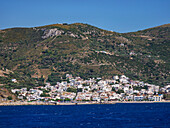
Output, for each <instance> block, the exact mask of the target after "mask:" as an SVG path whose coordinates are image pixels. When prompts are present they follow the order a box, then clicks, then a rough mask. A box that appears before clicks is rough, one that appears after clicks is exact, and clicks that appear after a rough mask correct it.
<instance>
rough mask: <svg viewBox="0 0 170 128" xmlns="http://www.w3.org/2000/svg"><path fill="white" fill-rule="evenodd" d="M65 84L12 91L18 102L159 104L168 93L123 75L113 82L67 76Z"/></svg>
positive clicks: (169, 89)
mask: <svg viewBox="0 0 170 128" xmlns="http://www.w3.org/2000/svg"><path fill="white" fill-rule="evenodd" d="M66 79H68V81H69V82H68V81H62V82H56V85H55V86H51V85H50V83H46V85H45V86H39V87H34V88H32V89H27V88H21V89H12V90H11V91H12V92H13V93H17V94H18V99H21V100H27V101H35V100H36V101H39V100H45V101H51V100H53V101H68V100H70V101H98V102H100V101H117V100H118V101H143V100H149V101H161V100H162V99H163V94H159V92H161V93H164V92H170V86H169V85H168V86H165V87H161V88H160V87H159V86H156V85H152V84H148V83H144V82H141V81H133V80H130V79H129V78H128V77H126V76H125V75H122V76H114V77H113V79H107V80H102V79H101V78H97V79H94V78H93V79H91V78H90V79H89V80H83V79H81V78H80V77H76V78H73V77H72V75H70V74H67V75H66Z"/></svg>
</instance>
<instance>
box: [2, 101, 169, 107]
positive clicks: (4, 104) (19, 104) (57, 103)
mask: <svg viewBox="0 0 170 128" xmlns="http://www.w3.org/2000/svg"><path fill="white" fill-rule="evenodd" d="M117 103H170V100H167V101H111V102H102V103H99V102H78V103H71V102H69V103H61V102H56V103H50V102H4V103H0V106H23V105H90V104H117Z"/></svg>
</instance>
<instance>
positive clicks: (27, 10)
mask: <svg viewBox="0 0 170 128" xmlns="http://www.w3.org/2000/svg"><path fill="white" fill-rule="evenodd" d="M56 23H69V24H70V23H87V24H90V25H94V26H96V27H99V28H102V29H105V30H111V31H116V32H121V33H124V32H133V31H138V30H143V29H146V28H150V27H155V26H158V25H163V24H167V23H170V0H0V29H5V28H12V27H36V26H43V25H49V24H56Z"/></svg>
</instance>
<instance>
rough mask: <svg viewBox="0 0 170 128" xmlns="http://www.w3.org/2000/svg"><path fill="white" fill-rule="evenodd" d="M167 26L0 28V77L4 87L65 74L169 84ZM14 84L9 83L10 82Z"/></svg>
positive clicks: (51, 79)
mask: <svg viewBox="0 0 170 128" xmlns="http://www.w3.org/2000/svg"><path fill="white" fill-rule="evenodd" d="M169 51H170V24H166V25H163V26H158V27H154V28H150V29H146V30H143V31H138V32H132V33H116V32H110V31H106V30H102V29H99V28H97V27H94V26H91V25H88V24H81V23H75V24H66V23H64V24H54V25H47V26H41V27H34V28H11V29H5V30H0V68H1V70H3V71H5V70H6V69H9V70H11V71H12V73H9V74H6V77H4V76H3V75H1V76H0V82H1V83H0V84H3V85H4V86H5V87H7V88H13V87H23V86H27V87H29V86H38V85H43V84H44V82H46V81H48V82H50V83H51V84H55V82H56V81H60V80H61V77H62V78H63V79H64V77H65V74H66V73H69V74H73V75H74V76H80V77H82V78H89V77H102V78H111V77H112V76H113V75H115V74H118V75H121V74H125V75H127V76H128V77H130V78H131V79H138V80H143V81H144V82H148V83H153V84H156V85H160V86H163V85H166V84H167V83H168V82H169V81H170V77H169V71H170V66H169V65H170V64H169V63H170V60H169V56H170V54H169V53H170V52H169ZM14 78H15V79H16V80H17V82H15V83H14V82H11V79H14Z"/></svg>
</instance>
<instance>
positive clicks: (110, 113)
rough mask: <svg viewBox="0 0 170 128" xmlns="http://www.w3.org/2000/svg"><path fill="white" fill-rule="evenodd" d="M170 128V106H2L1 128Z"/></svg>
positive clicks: (0, 112) (152, 104)
mask: <svg viewBox="0 0 170 128" xmlns="http://www.w3.org/2000/svg"><path fill="white" fill-rule="evenodd" d="M25 127H31V128H52V127H55V128H71V127H72V128H98V127H99V128H114V127H115V128H120V127H124V128H137V127H147V128H161V127H162V128H170V103H134V104H133V103H127V104H121V103H119V104H101V105H61V106H59V105H58V106H57V105H56V106H50V105H48V106H45V105H44V106H43V105H40V106H31V105H30V106H0V128H25Z"/></svg>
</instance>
